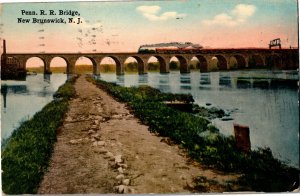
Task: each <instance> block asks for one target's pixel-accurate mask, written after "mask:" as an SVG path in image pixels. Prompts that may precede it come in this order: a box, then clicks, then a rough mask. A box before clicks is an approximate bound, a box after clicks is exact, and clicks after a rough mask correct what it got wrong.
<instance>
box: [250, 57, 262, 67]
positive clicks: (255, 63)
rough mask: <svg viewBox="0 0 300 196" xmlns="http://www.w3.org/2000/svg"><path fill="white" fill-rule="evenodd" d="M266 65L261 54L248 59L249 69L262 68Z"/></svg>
mask: <svg viewBox="0 0 300 196" xmlns="http://www.w3.org/2000/svg"><path fill="white" fill-rule="evenodd" d="M264 66H265V63H264V59H263V57H262V56H261V55H259V54H253V55H250V56H249V59H248V67H249V68H260V67H264Z"/></svg>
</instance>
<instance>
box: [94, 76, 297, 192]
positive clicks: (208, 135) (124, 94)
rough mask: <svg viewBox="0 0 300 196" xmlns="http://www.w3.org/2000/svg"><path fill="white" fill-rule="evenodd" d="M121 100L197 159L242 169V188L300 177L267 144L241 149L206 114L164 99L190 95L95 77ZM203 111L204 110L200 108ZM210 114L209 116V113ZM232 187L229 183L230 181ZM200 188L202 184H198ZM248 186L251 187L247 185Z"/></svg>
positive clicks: (281, 184)
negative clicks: (174, 105)
mask: <svg viewBox="0 0 300 196" xmlns="http://www.w3.org/2000/svg"><path fill="white" fill-rule="evenodd" d="M94 82H95V83H96V84H97V85H98V86H99V87H100V88H102V89H104V90H106V91H107V92H109V93H110V94H111V95H112V96H114V97H116V98H117V99H119V100H120V101H123V102H127V103H128V104H129V106H130V107H131V109H132V110H133V112H134V114H135V116H136V117H138V118H139V119H140V120H141V121H142V123H144V124H146V125H148V126H149V130H150V131H152V132H157V133H159V134H160V135H161V136H168V137H170V138H171V139H172V140H173V141H174V142H175V143H177V144H178V145H181V146H182V147H184V148H185V149H187V152H188V153H189V155H190V156H191V157H192V158H194V159H195V160H197V161H199V162H201V163H203V164H205V165H207V166H208V167H213V168H217V169H219V170H222V171H226V172H235V173H240V174H241V178H240V179H239V181H238V182H234V183H235V184H238V185H239V187H240V190H253V191H265V192H277V191H278V192H281V191H288V190H289V189H290V188H291V185H292V184H293V183H294V182H296V181H297V180H298V177H299V170H298V169H295V168H292V167H289V166H287V165H286V164H284V163H282V162H281V161H279V160H278V159H276V158H274V157H273V155H272V152H271V151H270V149H268V148H263V149H258V150H253V151H251V152H249V153H248V154H245V153H242V152H240V151H239V150H238V149H237V148H236V145H235V139H234V137H233V136H230V137H225V136H224V135H222V134H220V133H219V130H218V129H217V128H216V127H214V126H213V125H211V124H210V122H209V121H208V120H206V118H204V117H205V114H203V115H201V116H204V117H200V115H199V116H195V115H192V114H190V113H185V112H180V111H178V110H175V109H173V108H170V107H168V106H166V105H165V104H164V103H162V101H174V100H178V101H183V102H191V101H193V100H192V97H191V95H176V94H170V93H168V94H166V93H161V92H160V91H159V90H156V89H153V88H151V87H148V86H141V87H131V88H127V87H121V86H118V85H116V84H114V83H108V82H104V81H100V80H97V81H94ZM198 112H201V111H198ZM208 117H209V116H208ZM228 186H229V188H228V189H230V184H228ZM199 187H200V188H199V190H198V191H201V186H199ZM246 187H248V188H246Z"/></svg>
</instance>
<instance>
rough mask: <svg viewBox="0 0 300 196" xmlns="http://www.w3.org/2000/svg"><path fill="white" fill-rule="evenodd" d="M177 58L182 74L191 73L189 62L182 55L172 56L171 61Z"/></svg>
mask: <svg viewBox="0 0 300 196" xmlns="http://www.w3.org/2000/svg"><path fill="white" fill-rule="evenodd" d="M174 57H175V58H177V60H178V61H179V69H180V73H189V72H190V68H189V65H188V61H187V60H186V59H185V58H184V57H183V56H181V55H175V56H172V57H171V59H170V61H171V60H172V59H174ZM169 63H170V62H169Z"/></svg>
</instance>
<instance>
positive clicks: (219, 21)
mask: <svg viewBox="0 0 300 196" xmlns="http://www.w3.org/2000/svg"><path fill="white" fill-rule="evenodd" d="M255 11H256V7H255V6H254V5H250V4H238V5H236V6H235V7H234V9H233V10H231V11H230V12H229V13H221V14H218V15H216V16H215V17H214V18H213V19H210V20H202V23H203V24H205V25H222V26H231V27H232V26H237V25H239V24H242V23H244V22H245V21H247V20H248V19H249V18H250V17H251V16H253V14H254V13H255Z"/></svg>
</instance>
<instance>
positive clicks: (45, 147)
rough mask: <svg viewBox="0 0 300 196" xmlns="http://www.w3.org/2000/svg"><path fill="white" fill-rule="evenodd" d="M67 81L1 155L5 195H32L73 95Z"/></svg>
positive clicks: (70, 82) (15, 133)
mask: <svg viewBox="0 0 300 196" xmlns="http://www.w3.org/2000/svg"><path fill="white" fill-rule="evenodd" d="M75 80H76V78H72V79H70V80H68V81H67V82H66V83H65V84H64V85H62V86H61V87H60V88H59V89H58V90H57V92H56V93H55V95H54V97H55V99H54V100H53V101H52V102H50V103H49V104H47V105H46V106H45V107H44V108H43V109H42V110H41V111H39V112H37V113H36V114H35V115H34V116H33V117H32V119H30V120H28V121H25V122H23V123H22V124H21V126H20V127H19V128H17V129H16V130H15V131H14V132H13V134H12V136H11V137H10V139H9V140H8V142H7V144H6V146H5V148H4V150H3V152H2V162H1V163H2V170H3V173H2V189H3V192H4V193H6V194H35V193H37V190H38V186H39V184H40V181H41V179H42V177H43V174H44V172H45V171H46V170H47V167H48V164H49V159H50V157H51V153H52V151H53V144H54V143H55V142H56V130H57V128H58V127H59V126H60V125H61V123H62V121H63V119H64V114H65V113H66V111H67V109H68V100H69V99H70V98H71V97H73V96H75V89H74V87H73V85H72V84H73V83H74V82H75Z"/></svg>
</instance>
